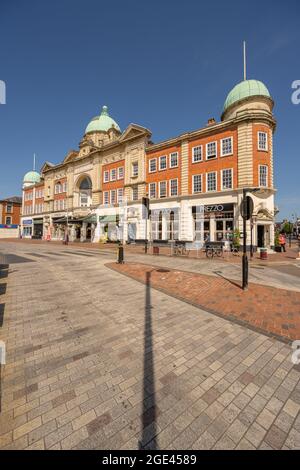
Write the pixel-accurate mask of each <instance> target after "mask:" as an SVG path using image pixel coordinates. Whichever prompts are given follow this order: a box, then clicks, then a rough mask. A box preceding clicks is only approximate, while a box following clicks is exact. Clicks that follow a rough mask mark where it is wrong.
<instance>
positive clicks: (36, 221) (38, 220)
mask: <svg viewBox="0 0 300 470" xmlns="http://www.w3.org/2000/svg"><path fill="white" fill-rule="evenodd" d="M33 223H34V224H39V225H42V224H43V219H33Z"/></svg>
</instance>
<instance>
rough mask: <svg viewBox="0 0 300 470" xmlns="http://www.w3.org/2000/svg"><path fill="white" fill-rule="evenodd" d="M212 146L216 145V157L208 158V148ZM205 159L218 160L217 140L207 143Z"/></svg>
mask: <svg viewBox="0 0 300 470" xmlns="http://www.w3.org/2000/svg"><path fill="white" fill-rule="evenodd" d="M211 144H215V147H216V155H215V156H214V157H209V156H208V151H207V149H208V146H209V145H211ZM205 158H206V160H215V159H216V158H218V142H217V141H216V140H213V141H211V142H207V144H206V147H205Z"/></svg>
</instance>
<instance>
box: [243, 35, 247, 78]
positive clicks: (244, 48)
mask: <svg viewBox="0 0 300 470" xmlns="http://www.w3.org/2000/svg"><path fill="white" fill-rule="evenodd" d="M243 50H244V51H243V52H244V80H247V59H246V41H244V43H243Z"/></svg>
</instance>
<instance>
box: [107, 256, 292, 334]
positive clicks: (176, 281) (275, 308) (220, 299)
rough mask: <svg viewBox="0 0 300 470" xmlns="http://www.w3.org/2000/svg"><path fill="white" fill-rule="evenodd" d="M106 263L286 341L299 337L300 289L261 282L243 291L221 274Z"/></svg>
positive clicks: (208, 309) (216, 312)
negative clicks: (282, 287)
mask: <svg viewBox="0 0 300 470" xmlns="http://www.w3.org/2000/svg"><path fill="white" fill-rule="evenodd" d="M107 266H108V267H110V268H112V269H114V270H116V271H118V272H120V273H122V274H126V275H128V276H130V277H132V278H133V279H136V280H138V281H141V282H143V283H146V282H147V276H148V279H149V282H150V284H151V286H152V287H154V288H156V289H159V290H161V291H163V292H165V293H167V294H170V295H172V296H175V297H177V298H179V299H182V300H185V301H187V302H190V303H192V304H195V305H198V306H200V307H201V308H203V309H205V310H206V311H209V312H211V313H214V314H217V315H221V316H223V317H225V318H227V319H229V320H236V321H239V322H240V323H241V324H244V323H245V324H246V326H249V327H250V326H251V327H254V328H255V329H257V330H258V331H260V332H263V333H265V334H270V335H271V336H274V337H278V338H279V339H282V340H286V341H288V340H296V339H299V338H300V292H294V291H288V290H285V289H276V288H274V287H268V286H261V285H258V284H249V290H248V291H245V292H244V291H243V290H242V289H241V283H238V282H237V281H231V280H228V279H224V278H223V277H222V276H220V277H216V276H207V275H203V274H198V273H192V272H186V271H179V270H173V269H170V268H168V269H162V268H161V267H158V266H154V265H149V264H140V263H125V264H116V263H108V264H107Z"/></svg>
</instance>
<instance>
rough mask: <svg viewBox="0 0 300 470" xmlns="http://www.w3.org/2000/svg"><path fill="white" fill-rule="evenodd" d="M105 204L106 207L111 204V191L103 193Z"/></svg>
mask: <svg viewBox="0 0 300 470" xmlns="http://www.w3.org/2000/svg"><path fill="white" fill-rule="evenodd" d="M103 204H104V205H107V204H109V191H104V192H103Z"/></svg>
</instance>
